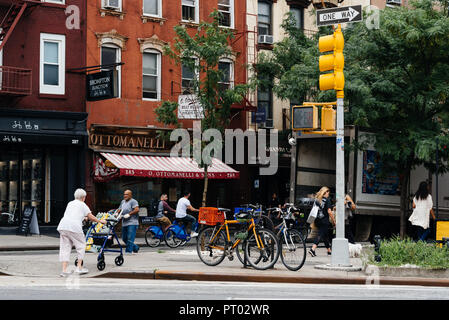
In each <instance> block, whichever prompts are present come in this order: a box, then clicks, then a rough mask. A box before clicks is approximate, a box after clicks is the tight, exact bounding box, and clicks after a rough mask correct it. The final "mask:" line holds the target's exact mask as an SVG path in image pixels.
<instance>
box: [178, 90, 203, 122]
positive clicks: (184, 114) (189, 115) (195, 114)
mask: <svg viewBox="0 0 449 320" xmlns="http://www.w3.org/2000/svg"><path fill="white" fill-rule="evenodd" d="M203 118H204V112H203V107H202V106H201V104H200V102H199V101H198V98H197V96H196V95H194V94H184V95H180V96H179V97H178V119H180V120H184V119H190V120H199V119H203Z"/></svg>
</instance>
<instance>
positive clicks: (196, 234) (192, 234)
mask: <svg viewBox="0 0 449 320" xmlns="http://www.w3.org/2000/svg"><path fill="white" fill-rule="evenodd" d="M195 237H198V232H192V233H191V234H190V238H195Z"/></svg>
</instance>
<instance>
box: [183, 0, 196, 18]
mask: <svg viewBox="0 0 449 320" xmlns="http://www.w3.org/2000/svg"><path fill="white" fill-rule="evenodd" d="M198 4H199V0H182V20H183V21H190V22H196V23H198V17H199V15H198V11H199V6H198Z"/></svg>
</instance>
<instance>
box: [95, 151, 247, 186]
mask: <svg viewBox="0 0 449 320" xmlns="http://www.w3.org/2000/svg"><path fill="white" fill-rule="evenodd" d="M101 155H102V156H103V157H105V158H106V159H107V160H109V161H110V162H111V163H112V164H113V165H114V166H115V167H117V169H118V171H119V172H118V173H119V175H120V176H133V177H149V178H173V179H203V178H204V169H203V168H200V167H198V164H197V163H196V162H195V161H194V160H193V159H191V158H185V157H160V156H137V155H127V154H116V153H105V152H102V153H101ZM207 171H208V172H207V173H208V177H209V179H239V178H240V176H239V172H238V171H236V170H234V169H232V168H231V167H229V166H228V165H226V164H224V163H223V162H222V161H220V160H218V159H215V158H214V159H213V160H212V165H211V166H209V167H208V170H207Z"/></svg>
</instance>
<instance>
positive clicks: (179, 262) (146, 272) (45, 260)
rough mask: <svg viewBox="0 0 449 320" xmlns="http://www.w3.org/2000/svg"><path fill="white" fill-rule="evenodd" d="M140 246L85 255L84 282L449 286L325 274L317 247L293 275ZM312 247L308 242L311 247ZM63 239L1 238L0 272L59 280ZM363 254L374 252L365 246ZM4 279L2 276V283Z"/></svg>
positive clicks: (189, 250)
mask: <svg viewBox="0 0 449 320" xmlns="http://www.w3.org/2000/svg"><path fill="white" fill-rule="evenodd" d="M136 243H137V244H138V245H139V246H140V247H141V250H140V251H139V253H137V254H133V255H125V256H124V260H125V261H124V263H123V265H122V266H116V265H115V263H114V259H115V258H116V257H117V256H118V253H108V252H106V253H105V262H106V268H105V269H104V270H103V271H98V270H97V267H96V264H97V256H98V254H95V253H90V252H87V253H86V257H85V263H84V266H85V267H86V268H88V269H89V273H88V274H86V275H82V276H81V277H82V278H126V279H152V280H153V279H154V280H167V279H170V280H197V281H241V282H245V281H246V282H248V281H249V282H272V283H273V282H278V283H306V284H357V285H369V286H376V285H379V284H380V285H384V284H385V285H423V286H439V287H449V279H436V278H432V277H428V278H423V277H421V278H416V277H410V276H408V277H388V276H381V275H380V274H379V273H378V272H376V270H367V271H364V270H363V269H362V271H337V270H321V269H316V268H315V266H317V265H319V266H322V265H326V264H330V262H331V257H330V256H328V255H327V254H326V249H325V248H318V249H317V256H316V257H311V256H310V255H308V256H307V258H306V262H305V264H304V266H303V267H302V268H301V269H300V270H298V271H289V270H288V269H287V268H286V267H285V266H284V265H283V264H282V262H281V259H279V260H278V262H277V264H276V265H275V266H274V268H273V269H269V270H263V271H261V270H254V269H252V268H244V267H243V265H242V264H241V263H240V262H239V260H238V259H237V257H235V258H234V260H233V261H229V260H228V259H226V258H225V260H224V261H223V262H222V263H221V264H219V265H218V266H215V267H210V266H207V265H205V264H204V263H203V262H201V260H200V259H199V258H198V255H197V252H196V247H195V244H196V241H195V239H193V240H192V241H191V242H190V243H188V244H187V245H185V246H183V247H179V248H176V249H172V248H169V247H167V246H165V245H161V246H159V247H157V248H149V247H148V246H146V244H145V240H144V238H136ZM308 246H310V244H308ZM58 249H59V237H58V236H57V235H41V236H36V235H33V236H28V237H24V236H16V235H0V274H3V275H10V276H18V277H37V278H57V277H59V274H60V272H61V264H60V262H59V259H58V258H59V256H58V254H59V252H58ZM364 250H372V248H371V247H370V246H369V244H364ZM75 258H76V253H75V250H73V251H72V261H71V263H70V268H72V269H74V260H75ZM350 263H351V264H352V265H353V266H356V267H362V264H363V263H362V259H361V258H351V259H350ZM1 278H2V277H0V279H1Z"/></svg>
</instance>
